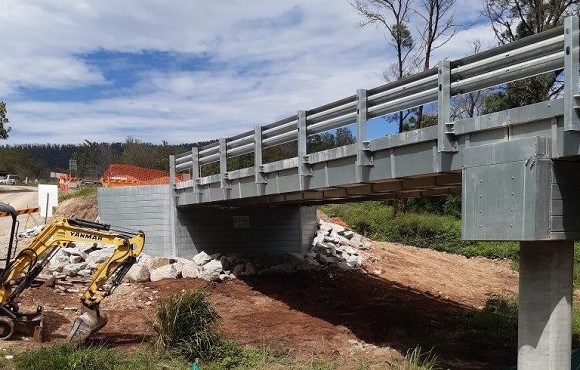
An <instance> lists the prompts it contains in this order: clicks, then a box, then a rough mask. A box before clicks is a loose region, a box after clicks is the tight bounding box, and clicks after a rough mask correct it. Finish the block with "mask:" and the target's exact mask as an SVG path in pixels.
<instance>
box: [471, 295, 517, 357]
mask: <svg viewBox="0 0 580 370" xmlns="http://www.w3.org/2000/svg"><path fill="white" fill-rule="evenodd" d="M465 336H466V337H467V338H465V339H467V340H469V341H470V342H471V343H473V345H474V346H476V347H481V348H496V347H497V346H498V343H505V344H508V343H509V344H515V343H517V338H518V301H517V298H512V297H503V296H499V295H494V296H492V297H490V298H489V299H488V300H487V302H486V304H485V307H483V308H482V309H481V310H477V311H473V313H471V314H469V315H468V317H467V321H466V331H465Z"/></svg>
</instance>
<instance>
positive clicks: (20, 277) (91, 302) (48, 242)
mask: <svg viewBox="0 0 580 370" xmlns="http://www.w3.org/2000/svg"><path fill="white" fill-rule="evenodd" d="M0 215H6V216H10V217H12V226H11V231H10V241H9V244H8V251H7V254H6V265H5V267H4V268H3V269H0V339H10V338H11V337H12V335H13V334H14V333H16V332H25V333H28V334H31V335H33V336H34V337H35V338H36V339H38V340H42V327H43V324H42V316H43V309H42V307H38V309H37V311H36V312H33V313H20V312H19V309H18V303H17V299H18V296H19V295H20V294H21V293H22V292H23V291H24V290H26V289H27V288H29V287H30V286H31V285H32V284H33V282H34V280H35V279H36V277H37V276H38V275H39V274H40V272H41V271H42V270H43V269H44V267H45V266H46V265H47V264H48V263H49V262H50V260H51V258H52V257H54V255H55V254H56V253H57V252H58V250H59V249H61V248H65V247H68V246H69V245H70V244H71V243H75V242H92V243H98V244H106V245H113V246H115V247H116V248H115V250H114V252H113V254H112V255H111V257H110V258H109V259H108V260H106V261H104V262H102V263H101V264H99V265H98V266H97V268H96V270H95V272H94V273H93V277H92V281H91V283H90V285H89V287H88V288H87V289H86V291H85V292H84V293H83V295H82V297H81V312H82V313H81V314H80V315H79V316H78V317H77V318H76V320H75V322H74V324H73V327H72V329H71V331H70V333H69V335H68V340H69V341H70V342H72V343H75V344H80V343H82V342H84V341H85V340H86V339H87V338H88V337H89V336H90V335H92V334H94V333H95V332H97V331H98V330H100V329H101V328H102V327H103V326H105V324H106V323H107V317H106V315H104V314H102V313H101V312H100V309H99V305H100V303H101V301H102V300H103V298H105V297H107V296H108V295H110V294H111V293H112V292H113V291H114V290H115V288H116V287H117V286H118V285H119V284H120V283H121V281H122V280H123V277H124V276H125V275H126V274H127V272H128V271H129V269H130V268H131V266H132V265H133V264H134V263H135V262H136V261H137V257H138V256H139V255H140V254H141V251H142V250H143V245H144V244H145V235H144V233H143V232H142V231H134V230H128V229H121V228H113V227H111V226H110V225H106V224H101V223H97V222H92V221H86V220H80V219H66V218H62V219H58V220H56V221H54V222H52V223H50V224H48V225H46V226H44V228H43V229H42V231H41V232H40V233H39V234H38V235H36V236H35V237H34V239H33V240H32V242H31V243H30V244H29V245H28V246H27V247H26V248H24V249H22V250H21V251H20V252H19V253H18V254H16V250H17V243H18V239H17V235H18V224H19V223H18V220H17V216H18V211H17V210H16V209H14V207H12V206H10V205H8V204H6V203H2V202H0Z"/></svg>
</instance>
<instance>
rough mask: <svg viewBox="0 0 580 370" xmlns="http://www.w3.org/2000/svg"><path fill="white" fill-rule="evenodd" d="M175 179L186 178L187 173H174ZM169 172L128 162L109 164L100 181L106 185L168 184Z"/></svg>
mask: <svg viewBox="0 0 580 370" xmlns="http://www.w3.org/2000/svg"><path fill="white" fill-rule="evenodd" d="M176 177H177V179H176V180H177V181H185V180H187V179H186V178H185V177H187V175H183V174H178V175H176ZM169 180H170V179H169V172H166V171H161V170H154V169H151V168H144V167H138V166H131V165H128V164H111V165H110V166H109V168H107V170H106V171H105V173H104V174H103V177H102V178H101V183H102V184H103V186H106V187H120V186H136V185H163V184H169V183H170V181H169Z"/></svg>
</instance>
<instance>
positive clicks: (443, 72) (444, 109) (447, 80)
mask: <svg viewBox="0 0 580 370" xmlns="http://www.w3.org/2000/svg"><path fill="white" fill-rule="evenodd" d="M438 69H439V93H438V99H437V125H438V135H437V150H438V151H439V152H456V151H457V143H456V142H455V141H454V140H453V135H454V133H453V122H449V121H450V120H451V63H450V62H449V61H448V60H442V61H440V62H439V66H438Z"/></svg>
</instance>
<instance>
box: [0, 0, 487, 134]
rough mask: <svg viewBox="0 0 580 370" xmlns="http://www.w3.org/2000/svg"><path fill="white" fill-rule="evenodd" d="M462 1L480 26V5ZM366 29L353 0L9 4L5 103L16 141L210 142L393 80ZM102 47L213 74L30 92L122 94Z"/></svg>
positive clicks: (459, 40)
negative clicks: (175, 59) (101, 59)
mask: <svg viewBox="0 0 580 370" xmlns="http://www.w3.org/2000/svg"><path fill="white" fill-rule="evenodd" d="M459 3H460V4H461V3H464V4H463V5H462V6H461V14H462V17H468V16H467V15H465V14H468V13H467V11H466V9H473V5H472V4H473V2H469V1H468V0H460V1H459ZM469 4H471V5H469ZM469 14H471V13H469ZM359 20H360V19H359V16H358V15H357V14H356V12H355V10H354V9H353V8H352V7H351V5H350V4H349V2H348V1H347V0H344V1H336V0H294V1H291V2H277V1H271V0H255V1H251V2H248V1H242V0H237V1H230V2H227V3H224V2H207V1H192V0H180V1H178V0H172V1H164V2H161V1H158V0H156V1H153V0H132V1H124V2H118V1H112V0H103V1H89V0H58V1H57V0H50V1H49V0H24V1H23V0H7V1H6V2H5V3H4V4H3V12H2V13H0V34H2V35H3V56H2V57H1V58H0V68H1V70H2V71H3V73H2V74H1V75H0V94H1V95H2V96H4V97H5V98H3V100H5V101H6V102H7V104H8V110H9V115H10V119H11V122H12V126H13V132H12V136H11V138H10V140H9V141H7V143H9V144H10V143H25V142H53V143H74V142H81V141H83V140H84V139H89V140H93V141H120V140H123V139H124V138H125V137H126V136H127V135H129V134H131V135H133V136H134V137H137V138H141V139H143V140H150V141H154V142H160V141H161V140H162V139H167V140H169V141H170V142H191V141H197V140H206V139H210V138H216V137H220V136H222V137H223V136H231V135H234V134H236V133H239V132H241V131H245V130H249V129H251V128H252V127H253V126H254V125H256V124H265V123H268V122H271V121H274V120H277V119H280V118H283V117H285V116H288V115H291V114H294V113H295V111H296V110H298V109H310V108H313V107H316V106H318V105H321V104H325V103H328V102H330V101H332V100H335V99H339V98H342V97H345V96H347V95H352V94H354V93H355V91H356V89H357V88H371V87H374V86H377V85H379V84H381V83H383V78H382V70H383V69H385V68H386V66H387V65H388V64H389V62H390V58H391V55H392V51H391V50H390V49H389V47H388V46H387V45H386V42H385V39H384V36H383V34H382V33H381V32H380V30H376V29H374V28H372V27H369V28H363V29H361V28H359V27H358V22H359ZM489 34H490V32H489V30H488V29H486V27H482V26H480V27H476V28H472V29H467V30H464V31H462V32H461V33H459V34H458V35H457V36H456V39H455V40H454V42H453V43H449V44H448V45H446V46H444V47H443V48H441V49H440V50H439V51H438V53H437V57H440V58H442V57H447V56H450V57H451V58H457V57H461V56H463V55H466V54H468V51H467V50H468V47H467V46H466V43H467V41H468V40H471V38H472V37H474V36H478V37H480V38H481V37H484V38H485V40H489V36H487V35H489ZM484 45H485V43H484ZM99 50H103V51H105V52H106V51H113V52H123V53H138V52H140V51H142V50H158V51H168V52H176V53H193V54H197V55H202V56H207V57H208V58H209V60H210V61H211V63H212V66H211V68H205V69H203V70H199V71H180V70H172V69H167V70H164V71H159V70H154V69H153V70H151V71H145V72H143V73H142V74H140V77H141V80H140V81H139V82H138V83H137V84H136V85H135V86H133V87H132V88H130V89H128V88H124V89H123V90H122V91H121V92H122V93H119V92H116V93H115V92H113V94H112V96H113V97H110V98H101V99H94V100H88V101H81V102H67V101H65V102H38V101H31V100H30V99H27V97H26V96H25V95H24V96H22V95H21V94H19V91H20V90H19V89H21V88H26V89H35V88H52V89H70V88H78V87H91V86H94V87H95V88H98V87H100V86H107V87H110V88H111V89H112V88H113V87H112V86H111V83H110V81H106V79H105V77H104V74H103V72H102V71H100V70H98V69H97V67H95V66H91V65H88V64H87V63H86V62H85V61H84V60H83V59H82V58H79V57H78V55H79V54H85V53H91V52H94V51H99ZM39 133H41V134H42V135H41V136H39V135H38V134H39Z"/></svg>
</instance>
